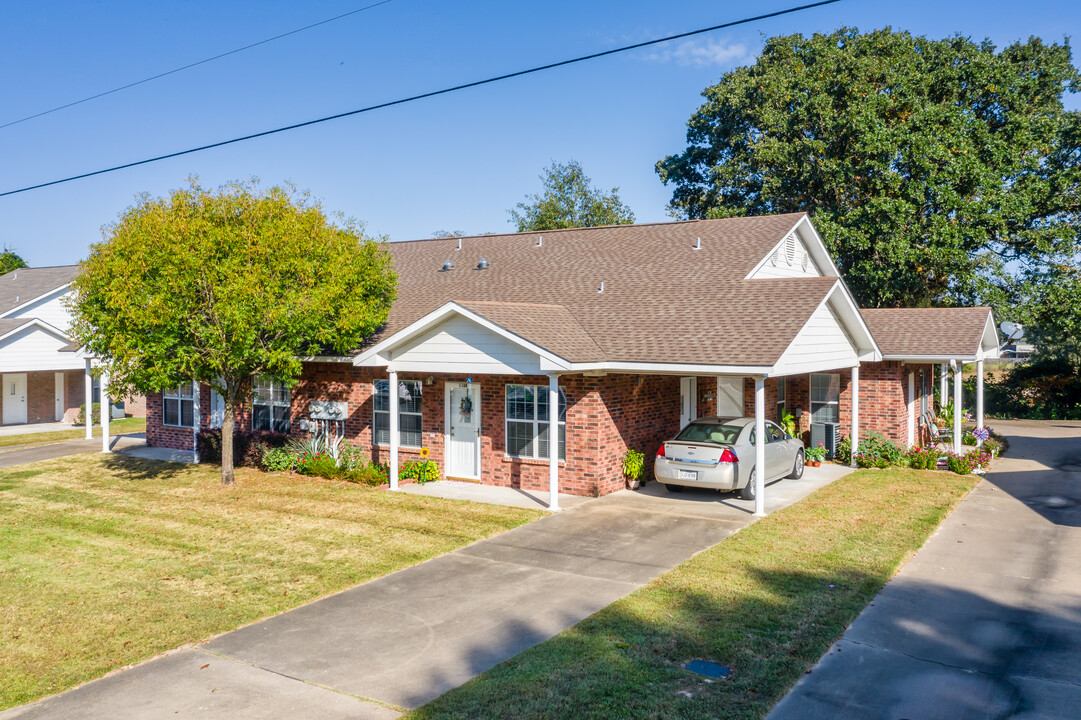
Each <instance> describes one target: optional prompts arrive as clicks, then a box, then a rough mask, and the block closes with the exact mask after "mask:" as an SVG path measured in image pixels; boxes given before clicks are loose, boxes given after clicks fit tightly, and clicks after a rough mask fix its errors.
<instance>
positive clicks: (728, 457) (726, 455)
mask: <svg viewBox="0 0 1081 720" xmlns="http://www.w3.org/2000/svg"><path fill="white" fill-rule="evenodd" d="M718 462H726V463H734V462H739V458H738V457H736V454H735V453H734V452H732V451H731V450H729V449H728V448H725V449H724V452H723V453H721V459H720V460H719V461H718Z"/></svg>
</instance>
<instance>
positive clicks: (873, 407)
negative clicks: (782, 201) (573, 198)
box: [147, 214, 908, 501]
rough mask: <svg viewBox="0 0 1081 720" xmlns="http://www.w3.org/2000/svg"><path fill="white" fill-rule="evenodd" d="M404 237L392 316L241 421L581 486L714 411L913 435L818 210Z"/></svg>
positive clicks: (186, 395) (550, 485) (179, 428)
mask: <svg viewBox="0 0 1081 720" xmlns="http://www.w3.org/2000/svg"><path fill="white" fill-rule="evenodd" d="M387 248H388V250H389V252H390V253H391V254H392V256H393V258H394V267H395V270H396V272H397V273H398V276H399V285H398V297H397V300H396V301H395V303H394V306H393V308H392V309H391V312H390V316H389V318H388V320H387V323H386V324H385V326H384V327H383V328H382V329H381V331H380V332H379V333H378V334H377V335H375V336H374V337H372V338H370V339H369V341H368V342H367V343H366V344H365V346H364V347H362V348H359V349H358V350H357V351H356V352H355V353H353V354H352V355H350V356H348V357H313V358H308V359H307V360H306V361H305V363H304V370H303V372H302V374H301V376H300V378H299V379H298V380H297V381H296V383H295V384H294V385H292V386H291V387H285V386H283V385H282V384H281V383H278V382H275V381H272V380H262V379H256V380H255V381H254V382H255V387H254V389H253V393H252V402H251V404H250V405H249V406H248V407H247V408H245V409H244V410H243V411H241V412H240V413H239V414H238V418H237V420H238V425H237V427H238V428H252V429H255V430H288V431H290V432H295V433H303V432H306V431H309V430H312V429H313V428H315V427H319V428H320V429H325V428H330V429H331V430H332V431H333V432H336V433H341V434H343V435H344V437H345V439H346V440H348V441H349V442H352V443H355V444H357V445H359V446H361V447H362V448H364V449H365V450H366V451H368V452H369V453H370V454H371V457H372V458H373V460H376V461H379V462H385V463H388V464H389V465H390V466H391V481H392V484H394V483H396V479H397V472H396V468H397V467H399V466H400V463H402V462H403V461H405V460H407V459H411V458H416V457H419V453H420V451H421V449H422V448H426V449H427V450H428V451H429V452H430V458H431V459H434V460H435V461H436V462H437V463H438V464H439V466H440V471H441V473H442V476H443V477H445V478H456V479H464V480H473V481H478V482H481V483H487V484H493V485H503V486H510V487H516V488H521V489H525V490H529V489H535V490H549V489H554V488H558V490H559V492H563V493H572V494H578V495H601V494H605V493H609V492H613V491H615V490H617V489H619V488H621V487H623V479H622V477H621V471H620V463H621V460H622V457H623V455H624V453H625V452H626V450H627V449H628V448H633V449H637V450H640V451H643V452H644V453H646V455H647V458H650V459H652V457H653V456H654V454H655V453H656V451H657V449H658V447H659V446H660V444H661V443H662V442H663V441H664V440H665V439H668V438H670V437H671V436H672V435H674V434H675V433H676V432H678V430H679V429H680V427H681V426H682V425H684V424H686V423H687V422H689V421H690V420H692V419H694V418H695V417H698V416H702V415H708V414H721V415H743V414H747V415H749V416H754V417H755V418H756V421H757V422H758V423H760V424H761V423H764V421H765V419H766V418H770V419H779V415H780V412H781V411H782V409H784V408H786V407H787V408H789V409H793V410H800V411H801V413H800V414H801V416H802V429H803V430H805V431H806V433H807V436H806V439H807V440H808V441H811V440H817V439H819V437H821V438H822V439H824V440H825V439H830V440H831V441H835V440H836V439H837V438H838V437H840V436H841V433H842V432H843V433H846V434H847V433H850V432H856V431H857V429H859V430H863V429H878V430H880V431H882V432H884V433H885V434H887V435H889V436H890V437H894V438H895V439H899V440H901V441H902V442H903V441H904V440H905V438H904V437H903V426H904V423H905V420H904V417H905V415H904V413H905V412H906V400H905V396H904V394H903V393H902V395H900V396H898V395H897V388H896V387H895V386H896V385H897V383H898V382H901V380H900V378H901V376H902V375H903V373H904V372H907V369H902V368H908V366H903V365H902V363H903V362H904V361H903V360H888V361H885V362H884V358H883V352H882V351H881V350H880V348H879V346H878V345H877V344H876V342H875V338H874V335H873V334H872V332H871V330H870V328H869V327H868V324H867V322H866V321H865V319H864V317H863V316H862V315H861V313H860V311H859V309H858V308H857V307H856V304H855V302H854V301H853V299H852V296H851V294H850V293H849V291H848V289H847V287H846V286H845V284H844V282H843V281H842V280H841V279H840V277H839V274H838V271H837V268H836V266H835V265H834V263H833V261H832V260H831V259H830V257H829V254H828V252H827V251H826V248H825V246H824V245H823V244H822V241H821V239H820V238H819V237H818V234H817V232H816V231H815V229H814V227H813V225H812V224H811V221H810V219H809V218H808V217H807V215H805V214H789V215H775V216H765V217H752V218H730V219H724V220H697V221H686V222H670V223H657V224H643V225H626V226H615V227H606V228H582V229H575V230H561V231H546V232H535V233H516V234H510V235H489V236H480V237H470V238H450V239H434V240H420V241H413V242H399V243H391V244H389V245H388V246H387ZM861 368H862V369H863V372H864V374H863V376H862V378H863V379H862V380H861V376H860V369H861ZM902 385H903V383H902ZM391 389H393V390H394V391H393V392H391ZM902 390H903V388H902ZM861 393H862V394H861ZM853 395H856V396H857V397H858V398H859V401H858V404H857V408H858V409H859V410H860V412H859V413H855V414H853V413H852V412H851V407H852V397H853ZM554 406H558V413H557V416H556V424H557V430H556V433H553V432H552V430H551V427H550V425H551V416H552V415H553V413H550V412H549V408H551V407H554ZM222 412H223V409H222V403H221V399H220V398H218V397H217V393H216V392H213V391H212V390H210V389H209V388H206V387H202V388H199V389H198V395H197V396H196V394H195V393H194V392H193V388H192V387H191V386H190V385H189V386H181V387H179V388H174V389H172V390H170V391H168V392H165V393H162V394H154V395H151V396H149V397H148V399H147V414H148V424H147V440H148V443H150V444H151V445H161V446H166V447H173V448H182V449H188V448H191V447H192V443H193V432H195V431H197V429H198V428H200V427H207V426H216V425H220V420H221V414H222ZM861 413H862V414H861ZM553 435H555V436H556V437H557V438H558V442H555V443H550V439H551V438H552V437H553ZM759 436H760V437H761V436H762V434H761V432H760V434H759ZM827 436H828V438H827ZM760 452H761V450H760ZM556 497H557V495H556V494H555V493H553V494H552V498H553V501H555V499H556ZM761 497H762V494H761V493H760V494H759V498H761Z"/></svg>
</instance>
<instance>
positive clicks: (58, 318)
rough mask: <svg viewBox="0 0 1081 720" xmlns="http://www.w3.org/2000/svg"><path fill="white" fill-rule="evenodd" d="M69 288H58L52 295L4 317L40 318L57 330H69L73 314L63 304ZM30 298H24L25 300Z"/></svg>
mask: <svg viewBox="0 0 1081 720" xmlns="http://www.w3.org/2000/svg"><path fill="white" fill-rule="evenodd" d="M68 292H69V291H68V289H67V288H65V289H63V290H57V291H56V292H55V293H53V294H52V295H47V296H46V297H44V298H42V299H41V300H39V301H37V302H36V303H34V304H33V305H27V306H26V307H24V308H22V309H20V310H19V311H18V312H14V313H11V314H9V315H5V316H4V317H10V318H22V317H25V318H40V319H41V320H44V321H45V322H47V323H49V324H50V325H52V326H53V327H54V328H56V329H57V330H63V331H64V332H67V330H68V325H70V324H71V314H70V313H68V310H67V308H65V307H64V305H63V299H64V296H66V295H67V294H68ZM29 299H30V298H23V301H24V302H25V301H26V300H29Z"/></svg>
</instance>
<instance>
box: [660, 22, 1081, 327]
mask: <svg viewBox="0 0 1081 720" xmlns="http://www.w3.org/2000/svg"><path fill="white" fill-rule="evenodd" d="M1078 90H1079V76H1078V72H1077V69H1076V68H1075V67H1074V66H1073V64H1072V61H1071V57H1070V48H1069V44H1068V43H1063V44H1051V45H1049V44H1045V43H1044V42H1042V41H1041V40H1039V39H1037V38H1031V39H1029V40H1028V41H1025V42H1018V43H1014V44H1012V45H1009V46H1008V47H1005V48H1003V49H1001V50H1000V51H996V49H995V47H994V46H992V45H991V44H990V43H989V42H987V41H984V42H981V43H976V42H973V41H971V40H969V39H967V38H963V37H951V38H947V39H945V40H930V39H927V38H925V37H916V36H913V35H911V34H909V33H907V32H893V31H891V30H890V29H888V28H887V29H884V30H878V31H875V32H870V33H866V34H861V33H859V32H858V31H856V30H852V29H842V30H839V31H837V32H834V33H832V34H829V35H822V34H816V35H814V36H812V37H804V36H802V35H791V36H787V37H776V38H771V39H769V40H768V41H767V42H766V45H765V48H764V50H763V51H762V54H761V56H760V57H759V58H758V60H757V62H756V63H755V64H754V65H751V66H748V67H740V68H737V69H735V70H733V71H731V72H729V73H726V74H725V75H724V76H723V77H722V78H721V80H720V82H718V83H717V84H716V85H713V86H712V87H709V88H707V89H706V90H705V92H704V93H703V95H704V96H705V98H706V102H705V104H704V105H702V106H701V107H700V108H699V110H698V111H697V112H696V113H695V114H694V116H693V117H692V118H691V120H690V122H689V124H688V132H687V141H688V147H687V148H686V150H684V151H683V152H682V153H680V154H678V155H671V156H668V157H666V158H664V159H663V160H661V161H660V162H658V163H657V172H658V173H659V174H660V177H661V179H662V180H663V181H664V182H665V183H667V184H671V185H673V186H674V192H673V195H672V201H671V205H670V210H671V212H672V213H673V214H674V215H676V216H677V217H682V218H706V217H729V216H736V215H755V214H764V213H779V212H792V211H806V212H810V213H812V214H813V218H814V222H815V225H816V227H817V228H818V229H819V230H820V232H821V233H822V235H823V238H824V240H825V242H826V244H827V246H828V247H829V249H830V251H831V253H832V254H833V257H834V258H835V259H836V261H837V263H838V265H839V267H840V269H841V271H842V273H843V275H844V276H845V279H846V280H847V282H848V283H849V285H850V286H851V288H852V290H853V291H854V293H855V295H856V297H857V298H858V300H859V302H860V303H861V304H863V305H864V306H868V307H890V306H903V305H930V304H951V303H970V302H974V301H983V302H991V303H992V304H995V305H998V306H999V307H1003V306H1005V305H1008V304H1009V303H1010V302H1011V295H1010V293H1012V292H1015V290H1016V288H1018V287H1020V285H1021V283H1020V281H1021V280H1029V281H1033V280H1038V278H1039V277H1041V276H1042V275H1043V274H1044V273H1045V272H1046V269H1047V268H1048V267H1049V266H1051V265H1053V264H1055V263H1067V264H1069V263H1073V262H1075V258H1076V253H1077V251H1078V243H1079V238H1081V114H1079V113H1078V112H1076V111H1067V110H1065V109H1064V107H1063V102H1062V101H1063V96H1064V94H1065V93H1067V92H1077V91H1078ZM1016 299H1017V298H1016V297H1013V300H1016Z"/></svg>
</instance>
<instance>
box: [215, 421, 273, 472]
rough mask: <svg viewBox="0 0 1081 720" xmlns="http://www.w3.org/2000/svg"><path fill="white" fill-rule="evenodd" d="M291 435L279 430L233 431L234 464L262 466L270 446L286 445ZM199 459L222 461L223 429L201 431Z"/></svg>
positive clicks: (238, 465)
mask: <svg viewBox="0 0 1081 720" xmlns="http://www.w3.org/2000/svg"><path fill="white" fill-rule="evenodd" d="M288 442H289V436H288V435H286V434H285V433H278V432H255V431H251V430H234V431H233V464H234V465H236V466H237V467H240V466H247V467H260V466H261V464H262V461H263V455H265V454H266V452H267V450H269V449H270V448H280V447H284V446H285V445H286V444H287V443H288ZM198 445H199V459H200V460H201V461H202V462H207V463H220V462H221V429H220V428H214V429H210V430H203V431H202V432H200V433H199V437H198Z"/></svg>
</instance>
